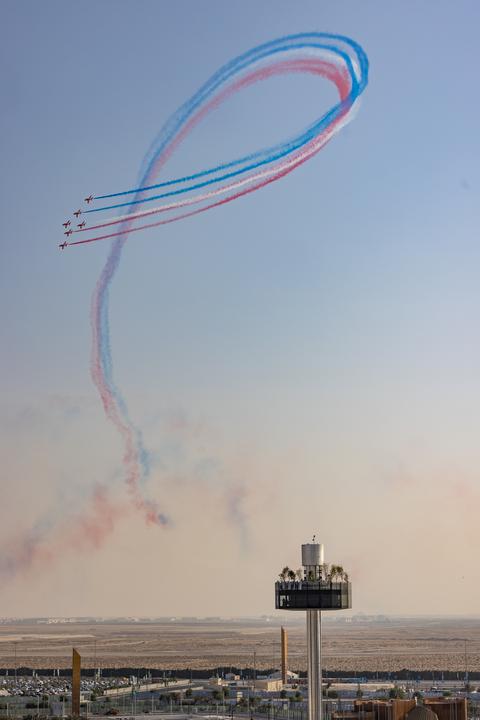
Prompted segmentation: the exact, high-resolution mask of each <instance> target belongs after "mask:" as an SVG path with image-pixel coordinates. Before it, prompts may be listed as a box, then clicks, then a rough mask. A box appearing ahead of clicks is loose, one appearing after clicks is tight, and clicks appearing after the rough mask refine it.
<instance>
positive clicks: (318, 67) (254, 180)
mask: <svg viewBox="0 0 480 720" xmlns="http://www.w3.org/2000/svg"><path fill="white" fill-rule="evenodd" d="M290 72H308V73H314V74H317V75H320V76H322V77H323V78H326V79H327V80H329V81H331V82H333V83H334V84H335V85H336V87H337V90H338V94H339V102H338V103H336V104H335V105H334V106H333V107H332V108H330V109H329V110H328V111H327V112H326V113H325V114H324V115H322V116H321V117H320V118H319V119H318V120H317V121H315V122H314V123H312V124H311V125H310V126H308V127H307V128H306V129H305V130H304V131H303V132H302V133H300V134H299V135H297V136H295V137H293V138H290V139H289V140H287V141H285V142H283V143H279V144H277V145H275V146H274V147H270V148H264V149H262V150H259V151H256V152H253V153H251V154H249V155H246V156H243V157H241V158H237V159H236V160H232V161H229V162H225V163H222V164H220V165H217V166H215V167H212V168H206V169H204V170H201V171H199V172H196V173H191V174H189V175H187V176H184V177H181V178H177V179H173V180H168V181H164V182H160V183H155V178H156V177H157V176H158V174H159V172H160V170H161V169H162V168H163V166H164V165H165V163H166V162H167V161H168V160H169V158H170V157H171V156H172V154H173V153H174V152H175V150H176V149H177V148H178V147H179V145H180V144H181V142H182V141H183V140H184V139H185V137H186V136H187V135H188V134H189V133H190V132H191V131H192V130H193V128H194V127H195V126H196V125H197V124H198V123H199V122H200V121H201V120H202V119H203V118H204V117H205V116H206V115H207V114H208V113H210V112H211V111H212V110H213V109H215V108H216V107H218V106H219V105H220V104H221V103H222V102H224V101H225V100H226V99H227V98H229V97H231V96H232V95H233V94H234V93H235V92H238V91H239V90H241V89H242V88H244V87H247V86H248V85H250V84H252V83H254V82H258V81H261V80H266V79H267V78H269V77H271V76H273V75H275V74H280V73H290ZM367 83H368V59H367V56H366V55H365V53H364V51H363V50H362V48H361V47H360V46H359V45H358V44H357V43H355V42H354V41H353V40H351V39H349V38H347V37H345V36H341V35H331V34H327V33H301V34H298V35H291V36H286V37H282V38H279V39H277V40H273V41H271V42H268V43H265V44H263V45H260V46H258V47H256V48H253V49H252V50H250V51H248V52H246V53H244V54H243V55H240V56H239V57H237V58H235V59H234V60H231V61H230V62H229V63H227V64H226V65H224V66H223V67H222V68H220V70H218V71H217V72H216V73H215V74H214V75H212V77H211V78H210V79H209V80H208V81H207V82H206V83H205V84H204V85H203V86H202V87H201V88H200V89H199V90H198V91H197V92H196V93H195V94H194V95H193V96H192V97H191V98H190V100H188V101H187V102H186V103H184V104H183V105H182V106H181V107H180V108H179V109H178V110H177V111H176V112H175V113H174V114H173V115H172V116H171V118H170V119H169V120H168V121H167V123H166V124H165V125H164V126H163V128H162V130H161V131H160V134H159V136H158V137H157V139H156V140H155V142H154V143H153V144H152V146H151V148H150V150H149V151H148V153H147V154H146V156H145V158H144V161H143V163H142V169H141V172H140V177H139V181H138V183H137V187H135V188H132V189H128V190H124V191H121V192H113V193H108V194H104V195H98V196H96V197H95V198H94V199H95V200H106V199H110V198H120V197H121V196H128V197H129V198H130V199H128V200H127V201H126V202H119V203H114V204H111V205H104V206H102V207H94V208H89V209H87V210H85V211H84V212H85V214H91V213H98V212H100V211H103V212H105V211H106V210H112V209H122V208H126V209H125V210H124V214H123V215H121V216H120V217H117V218H114V219H108V220H106V221H104V222H99V223H97V224H96V225H94V226H93V227H91V228H80V229H79V230H75V231H74V232H75V233H78V232H82V233H84V232H91V231H92V230H98V229H100V228H104V227H110V226H115V230H114V231H113V232H107V233H105V234H103V235H97V236H95V237H91V238H88V239H85V240H77V241H74V242H70V243H67V244H68V245H83V244H86V243H92V242H98V241H100V240H106V239H113V240H114V242H113V244H112V247H111V250H110V253H109V256H108V258H107V261H106V263H105V266H104V268H103V270H102V272H101V274H100V277H99V279H98V281H97V284H96V287H95V290H94V293H93V296H92V305H91V324H92V357H91V374H92V379H93V382H94V383H95V385H96V387H97V389H98V392H99V395H100V398H101V400H102V403H103V407H104V410H105V413H106V415H107V417H108V418H109V419H110V420H111V421H112V423H113V424H114V426H115V427H116V428H117V430H118V432H119V434H120V436H121V438H122V441H123V447H124V454H123V464H124V469H125V474H126V482H127V487H128V490H129V493H130V495H131V498H132V501H133V504H134V506H135V507H136V508H137V509H139V510H140V511H141V512H142V513H143V514H144V517H145V519H146V521H147V522H148V523H156V524H162V525H165V524H168V522H169V521H168V519H167V517H166V516H165V515H164V514H163V513H161V512H160V511H159V508H158V507H157V505H156V504H155V503H153V502H151V501H149V500H147V499H145V497H144V494H143V492H142V489H141V485H142V482H144V481H145V479H146V478H147V477H148V473H149V468H148V455H147V453H146V450H145V448H144V446H143V441H142V436H141V433H140V432H139V430H138V429H137V428H136V427H135V426H134V424H133V423H132V421H131V419H130V417H129V414H128V408H127V406H126V403H125V401H124V399H123V398H122V396H121V394H120V391H119V389H118V388H117V386H116V385H115V382H114V378H113V366H112V357H111V349H110V331H109V323H108V299H109V287H110V284H111V282H112V280H113V278H114V276H115V273H116V270H117V268H118V265H119V262H120V259H121V254H122V250H123V247H124V244H125V242H126V240H127V238H128V236H129V235H130V233H132V232H138V231H140V230H146V229H148V228H153V227H158V226H160V225H163V224H167V223H171V222H176V221H178V220H181V219H184V218H187V217H192V216H194V215H197V214H199V213H202V212H205V211H206V210H209V209H212V208H214V207H219V206H221V205H223V204H225V203H228V202H231V201H232V200H236V199H238V198H240V197H242V196H244V195H247V194H249V193H251V192H254V191H255V190H257V189H259V188H261V187H264V186H266V185H268V184H270V183H272V182H274V181H275V180H278V179H280V178H282V177H284V176H285V175H287V174H288V173H290V172H292V170H294V169H295V168H297V167H298V166H299V165H301V164H302V163H304V162H306V160H308V159H310V158H311V157H313V156H314V155H315V154H316V153H318V152H319V150H320V149H321V148H322V147H323V146H324V145H325V144H326V143H327V142H328V141H329V140H330V139H331V138H332V137H333V135H334V134H335V133H336V132H338V131H339V130H340V129H341V128H342V127H343V126H344V125H345V124H346V123H347V122H349V121H350V120H351V119H352V117H353V114H354V110H355V107H356V105H357V103H358V101H359V99H360V96H361V94H362V93H363V91H364V90H365V88H366V86H367ZM210 186H211V187H212V189H207V188H210ZM160 188H162V189H165V188H169V189H167V190H165V191H164V192H161V193H159V194H156V195H155V194H154V195H152V196H146V195H145V193H147V192H149V191H151V190H158V189H160ZM218 196H222V197H221V198H220V199H215V198H217V197H218ZM172 197H178V199H177V200H175V201H171V202H168V203H165V204H163V205H159V206H157V207H153V208H150V209H147V210H142V209H141V208H142V206H144V205H145V204H146V203H149V202H153V201H156V200H164V199H166V198H172ZM192 205H194V206H195V205H198V207H196V208H195V209H193V210H189V211H187V212H185V211H183V210H182V208H186V207H189V206H192ZM179 211H180V212H179ZM160 213H161V214H163V213H176V214H173V216H167V217H166V219H162V220H159V221H156V222H151V223H146V224H143V225H136V226H135V225H134V223H135V221H136V220H141V219H142V218H145V217H150V216H154V215H157V214H160ZM94 217H95V215H94ZM117 226H118V228H117Z"/></svg>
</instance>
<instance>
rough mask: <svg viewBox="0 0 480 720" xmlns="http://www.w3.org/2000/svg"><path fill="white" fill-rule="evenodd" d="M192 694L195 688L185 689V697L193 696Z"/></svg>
mask: <svg viewBox="0 0 480 720" xmlns="http://www.w3.org/2000/svg"><path fill="white" fill-rule="evenodd" d="M192 695H193V690H192V688H187V689H186V690H185V697H187V698H191V697H192Z"/></svg>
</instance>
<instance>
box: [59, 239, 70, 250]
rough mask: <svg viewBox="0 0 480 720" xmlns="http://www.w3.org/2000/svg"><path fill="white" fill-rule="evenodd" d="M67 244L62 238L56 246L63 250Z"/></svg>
mask: <svg viewBox="0 0 480 720" xmlns="http://www.w3.org/2000/svg"><path fill="white" fill-rule="evenodd" d="M67 245H68V243H67V241H66V240H64V241H63V243H60V245H59V246H58V247H59V248H61V249H62V250H65V248H66V247H67Z"/></svg>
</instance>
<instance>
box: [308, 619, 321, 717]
mask: <svg viewBox="0 0 480 720" xmlns="http://www.w3.org/2000/svg"><path fill="white" fill-rule="evenodd" d="M307 669H308V720H322V613H321V612H320V610H307Z"/></svg>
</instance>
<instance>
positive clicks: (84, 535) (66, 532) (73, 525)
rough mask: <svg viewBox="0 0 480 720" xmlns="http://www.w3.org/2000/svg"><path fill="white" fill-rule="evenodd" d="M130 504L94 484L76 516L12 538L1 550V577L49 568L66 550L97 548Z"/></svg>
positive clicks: (10, 576)
mask: <svg viewBox="0 0 480 720" xmlns="http://www.w3.org/2000/svg"><path fill="white" fill-rule="evenodd" d="M128 513H129V506H128V505H127V504H126V503H121V502H118V501H115V502H114V501H112V500H111V499H110V497H109V495H108V492H107V490H106V488H104V487H101V486H97V487H96V488H95V490H94V493H93V495H92V497H91V498H90V501H89V506H88V508H87V509H86V510H85V511H84V512H83V513H82V514H79V515H74V516H73V517H69V518H68V519H65V520H64V522H63V523H62V524H59V525H57V527H56V528H55V529H54V530H53V531H52V532H51V533H50V535H49V537H48V539H46V538H44V537H42V533H41V532H40V533H35V532H33V533H30V534H27V535H24V536H22V537H19V538H13V539H12V541H11V542H10V543H9V544H8V545H7V546H6V547H5V546H4V547H3V550H2V559H1V560H0V578H1V579H9V578H12V577H14V576H15V575H17V574H18V573H19V572H22V571H23V572H26V571H28V570H37V569H41V568H44V567H48V566H49V565H50V564H51V563H52V562H53V561H54V560H56V559H58V557H60V556H62V555H64V553H65V551H71V550H74V551H76V552H84V553H85V552H89V551H91V550H98V549H99V548H100V547H101V546H102V545H103V543H104V542H105V540H106V539H107V537H108V536H109V535H110V534H111V533H112V532H113V530H114V528H115V524H116V522H117V521H118V520H119V519H121V518H123V517H126V516H127V515H128Z"/></svg>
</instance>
